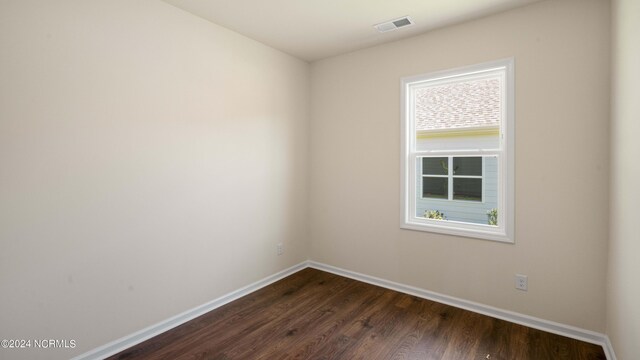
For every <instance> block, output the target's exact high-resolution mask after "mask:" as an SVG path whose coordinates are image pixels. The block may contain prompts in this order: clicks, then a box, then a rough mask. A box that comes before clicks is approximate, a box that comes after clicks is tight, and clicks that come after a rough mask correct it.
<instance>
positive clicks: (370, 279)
mask: <svg viewBox="0 0 640 360" xmlns="http://www.w3.org/2000/svg"><path fill="white" fill-rule="evenodd" d="M307 267H311V268H314V269H318V270H322V271H326V272H330V273H333V274H336V275H340V276H344V277H348V278H351V279H354V280H358V281H362V282H365V283H369V284H372V285H376V286H380V287H384V288H387V289H391V290H395V291H399V292H402V293H405V294H410V295H414V296H417V297H420V298H424V299H428V300H432V301H436V302H439V303H443V304H447V305H451V306H454V307H457V308H461V309H465V310H469V311H473V312H476V313H479V314H483V315H487V316H491V317H494V318H498V319H502V320H506V321H509V322H513V323H516V324H520V325H524V326H528V327H531V328H534V329H538V330H542V331H547V332H550V333H554V334H558V335H562V336H566V337H569V338H573V339H577V340H581V341H585V342H588V343H592V344H596V345H600V346H602V348H603V349H604V353H605V355H606V357H607V359H608V360H616V356H615V353H614V351H613V346H612V345H611V341H610V340H609V337H608V336H606V335H604V334H601V333H597V332H594V331H590V330H585V329H580V328H578V327H574V326H570V325H565V324H560V323H557V322H553V321H548V320H544V319H540V318H536V317H533V316H528V315H524V314H519V313H516V312H512V311H508V310H502V309H498V308H495V307H492V306H488V305H484V304H480V303H476V302H473V301H468V300H464V299H460V298H456V297H453V296H448V295H444V294H439V293H436V292H433V291H429V290H424V289H420V288H417V287H413V286H409V285H404V284H400V283H397V282H393V281H389V280H385V279H380V278H377V277H374V276H369V275H365V274H361V273H357V272H353V271H349V270H345V269H341V268H338V267H335V266H331V265H327V264H323V263H319V262H316V261H305V262H302V263H300V264H298V265H295V266H292V267H290V268H288V269H285V270H283V271H280V272H278V273H276V274H273V275H271V276H268V277H266V278H264V279H262V280H259V281H256V282H255V283H253V284H251V285H247V286H245V287H243V288H241V289H238V290H235V291H232V292H230V293H228V294H226V295H223V296H221V297H219V298H217V299H215V300H213V301H210V302H208V303H206V304H203V305H200V306H198V307H195V308H193V309H191V310H187V311H185V312H183V313H181V314H178V315H176V316H174V317H171V318H169V319H167V320H164V321H161V322H159V323H157V324H155V325H152V326H149V327H147V328H145V329H142V330H140V331H138V332H135V333H133V334H131V335H128V336H125V337H123V338H120V339H118V340H115V341H113V342H110V343H108V344H106V345H103V346H101V347H99V348H96V349H93V350H91V351H89V352H86V353H84V354H82V355H79V356H77V357H75V358H73V359H72V360H89V359H104V358H106V357H109V356H111V355H115V354H117V353H119V352H120V351H122V350H125V349H128V348H130V347H132V346H134V345H137V344H139V343H141V342H143V341H145V340H148V339H150V338H152V337H154V336H156V335H159V334H161V333H163V332H165V331H167V330H170V329H173V328H174V327H176V326H178V325H181V324H183V323H185V322H187V321H189V320H192V319H195V318H196V317H198V316H200V315H203V314H205V313H207V312H209V311H211V310H214V309H216V308H218V307H220V306H222V305H225V304H227V303H229V302H231V301H234V300H237V299H239V298H241V297H243V296H245V295H248V294H250V293H252V292H254V291H256V290H259V289H261V288H263V287H265V286H267V285H269V284H272V283H274V282H276V281H278V280H280V279H282V278H285V277H287V276H289V275H291V274H293V273H296V272H298V271H300V270H302V269H305V268H307Z"/></svg>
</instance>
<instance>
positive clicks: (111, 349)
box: [71, 261, 309, 360]
mask: <svg viewBox="0 0 640 360" xmlns="http://www.w3.org/2000/svg"><path fill="white" fill-rule="evenodd" d="M308 266H309V264H308V262H307V261H305V262H302V263H300V264H298V265H294V266H292V267H290V268H288V269H285V270H282V271H280V272H278V273H276V274H273V275H271V276H268V277H266V278H264V279H262V280H258V281H256V282H254V283H253V284H250V285H247V286H245V287H243V288H241V289H238V290H235V291H232V292H230V293H228V294H226V295H223V296H221V297H219V298H217V299H215V300H213V301H210V302H208V303H206V304H202V305H200V306H197V307H195V308H193V309H191V310H187V311H185V312H183V313H181V314H178V315H176V316H174V317H171V318H169V319H166V320H164V321H161V322H159V323H157V324H154V325H151V326H149V327H147V328H145V329H142V330H140V331H138V332H135V333H133V334H131V335H128V336H125V337H122V338H120V339H118V340H115V341H112V342H110V343H108V344H106V345H103V346H101V347H98V348H95V349H93V350H91V351H88V352H86V353H84V354H82V355H79V356H77V357H74V358H73V359H71V360H89V359H91V360H93V359H104V358H106V357H109V356H111V355H115V354H117V353H119V352H120V351H122V350H125V349H128V348H130V347H132V346H134V345H137V344H139V343H141V342H143V341H145V340H148V339H150V338H152V337H154V336H156V335H159V334H161V333H163V332H165V331H167V330H171V329H173V328H174V327H176V326H178V325H182V324H184V323H185V322H187V321H189V320H192V319H195V318H197V317H198V316H200V315H204V314H206V313H207V312H209V311H211V310H214V309H216V308H219V307H220V306H222V305H225V304H227V303H230V302H232V301H234V300H237V299H239V298H241V297H243V296H245V295H248V294H250V293H252V292H254V291H256V290H259V289H261V288H263V287H265V286H267V285H269V284H272V283H274V282H276V281H278V280H280V279H282V278H285V277H287V276H289V275H291V274H293V273H296V272H298V271H300V270H302V269H304V268H307V267H308Z"/></svg>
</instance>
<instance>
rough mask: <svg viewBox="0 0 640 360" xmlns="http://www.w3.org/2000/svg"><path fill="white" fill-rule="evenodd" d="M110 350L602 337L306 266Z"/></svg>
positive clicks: (231, 350)
mask: <svg viewBox="0 0 640 360" xmlns="http://www.w3.org/2000/svg"><path fill="white" fill-rule="evenodd" d="M110 359H219V360H222V359H224V360H228V359H363V360H369V359H478V360H480V359H483V360H486V359H489V360H498V359H505V360H513V359H530V360H545V359H554V360H557V359H605V356H604V352H603V350H602V347H600V346H598V345H593V344H589V343H585V342H582V341H578V340H574V339H570V338H566V337H563V336H559V335H554V334H550V333H546V332H543V331H540V330H535V329H531V328H528V327H525V326H521V325H516V324H513V323H509V322H506V321H502V320H498V319H494V318H491V317H488V316H485V315H480V314H476V313H473V312H470V311H466V310H461V309H458V308H455V307H451V306H448V305H443V304H440V303H436V302H433V301H429V300H424V299H421V298H417V297H415V296H411V295H406V294H402V293H399V292H396V291H392V290H387V289H384V288H380V287H377V286H373V285H369V284H366V283H362V282H359V281H355V280H351V279H348V278H344V277H341V276H337V275H333V274H330V273H326V272H322V271H319V270H315V269H309V268H307V269H304V270H302V271H299V272H297V273H295V274H293V275H291V276H289V277H287V278H285V279H283V280H280V281H278V282H276V283H274V284H272V285H269V286H267V287H265V288H262V289H260V290H258V291H256V292H254V293H252V294H250V295H247V296H245V297H243V298H241V299H238V300H236V301H234V302H231V303H229V304H227V305H225V306H222V307H220V308H218V309H216V310H213V311H211V312H209V313H207V314H205V315H203V316H200V317H198V318H196V319H194V320H191V321H189V322H187V323H185V324H183V325H181V326H178V327H176V328H174V329H172V330H170V331H167V332H166V333H163V334H161V335H158V336H156V337H154V338H152V339H149V340H147V341H145V342H143V343H140V344H138V345H136V346H134V347H132V348H130V349H127V350H125V351H123V352H121V353H119V354H116V355H114V356H112V357H111V358H110Z"/></svg>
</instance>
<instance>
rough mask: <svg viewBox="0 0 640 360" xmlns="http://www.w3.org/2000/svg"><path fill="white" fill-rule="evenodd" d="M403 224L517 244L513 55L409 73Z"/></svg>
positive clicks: (404, 83)
mask: <svg viewBox="0 0 640 360" xmlns="http://www.w3.org/2000/svg"><path fill="white" fill-rule="evenodd" d="M402 101H403V103H402V107H403V109H402V110H403V113H402V137H403V139H402V222H401V227H403V228H406V229H411V230H422V231H430V232H438V233H445V234H453V235H459V236H468V237H475V238H481V239H489V240H497V241H503V242H513V228H514V216H513V209H514V192H513V188H514V187H513V169H514V166H513V160H514V154H513V149H514V146H513V140H514V135H513V134H514V120H513V60H512V59H508V60H500V61H495V62H491V63H485V64H480V65H474V66H470V67H465V68H461V69H454V70H449V71H443V72H438V73H433V74H427V75H420V76H414V77H409V78H405V79H402Z"/></svg>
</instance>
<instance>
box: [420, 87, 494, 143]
mask: <svg viewBox="0 0 640 360" xmlns="http://www.w3.org/2000/svg"><path fill="white" fill-rule="evenodd" d="M415 96H416V99H415V100H416V130H429V131H434V130H455V129H465V128H478V127H489V126H497V125H499V124H500V108H501V104H500V101H501V100H500V81H499V79H497V78H488V79H479V80H471V81H464V82H457V83H452V84H443V85H435V86H430V87H427V88H423V89H418V90H417V91H416V92H415Z"/></svg>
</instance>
